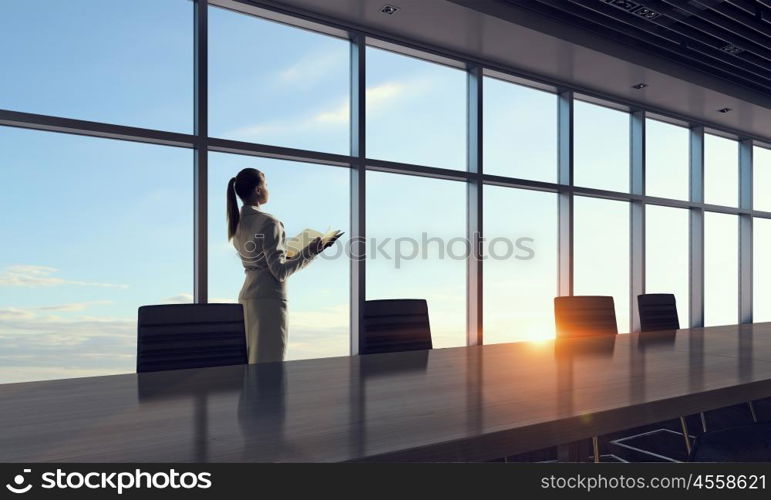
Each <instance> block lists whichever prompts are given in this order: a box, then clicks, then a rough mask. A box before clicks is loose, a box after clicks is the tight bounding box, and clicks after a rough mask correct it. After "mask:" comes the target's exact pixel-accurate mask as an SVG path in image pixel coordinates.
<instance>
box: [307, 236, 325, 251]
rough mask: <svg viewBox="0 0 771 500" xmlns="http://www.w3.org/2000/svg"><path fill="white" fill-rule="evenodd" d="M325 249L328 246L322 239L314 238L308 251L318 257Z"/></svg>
mask: <svg viewBox="0 0 771 500" xmlns="http://www.w3.org/2000/svg"><path fill="white" fill-rule="evenodd" d="M325 248H326V246H325V245H324V243H323V242H322V241H321V238H314V239H313V241H311V243H310V245H308V250H309V251H310V252H311V255H318V254H320V253H321V252H323V251H324V249H325Z"/></svg>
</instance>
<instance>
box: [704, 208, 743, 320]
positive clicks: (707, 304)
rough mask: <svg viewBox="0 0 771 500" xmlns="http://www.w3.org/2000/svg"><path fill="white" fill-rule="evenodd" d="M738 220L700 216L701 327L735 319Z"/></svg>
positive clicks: (713, 215) (737, 310)
mask: <svg viewBox="0 0 771 500" xmlns="http://www.w3.org/2000/svg"><path fill="white" fill-rule="evenodd" d="M738 281H739V219H738V217H737V216H735V215H728V214H718V213H714V212H706V213H705V214H704V326H714V325H734V324H736V323H737V321H738V318H739V282H738Z"/></svg>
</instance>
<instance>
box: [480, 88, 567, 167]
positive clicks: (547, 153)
mask: <svg viewBox="0 0 771 500" xmlns="http://www.w3.org/2000/svg"><path fill="white" fill-rule="evenodd" d="M483 96H484V113H483V116H484V127H483V128H482V130H483V132H484V158H485V173H487V174H494V175H504V176H507V177H519V178H521V179H532V180H536V181H544V182H557V96H556V95H555V94H550V93H548V92H543V91H540V90H534V89H531V88H528V87H523V86H522V85H516V84H514V83H509V82H505V81H503V80H498V79H497V78H489V77H485V79H484V92H483Z"/></svg>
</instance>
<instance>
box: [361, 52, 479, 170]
mask: <svg viewBox="0 0 771 500" xmlns="http://www.w3.org/2000/svg"><path fill="white" fill-rule="evenodd" d="M466 79H467V74H466V72H465V71H462V70H460V69H456V68H451V67H449V66H444V65H441V64H437V63H433V62H429V61H424V60H421V59H416V58H414V57H409V56H405V55H401V54H397V53H395V52H390V51H387V50H383V49H379V48H375V47H367V92H366V100H367V156H368V157H370V158H377V159H379V160H389V161H396V162H401V163H413V164H419V165H429V166H432V167H441V168H452V169H457V170H465V169H466Z"/></svg>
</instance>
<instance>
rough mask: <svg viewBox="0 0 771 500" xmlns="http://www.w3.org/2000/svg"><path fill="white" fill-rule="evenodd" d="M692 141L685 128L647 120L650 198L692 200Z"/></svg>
mask: <svg viewBox="0 0 771 500" xmlns="http://www.w3.org/2000/svg"><path fill="white" fill-rule="evenodd" d="M689 151H690V138H689V131H688V129H687V128H685V127H678V126H677V125H671V124H669V123H664V122H660V121H657V120H650V119H648V120H645V175H646V179H645V191H646V194H648V195H650V196H660V197H662V198H673V199H676V200H687V199H688V198H689V191H690V189H689V184H690V183H689V177H690V174H689V170H690V159H689Z"/></svg>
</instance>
